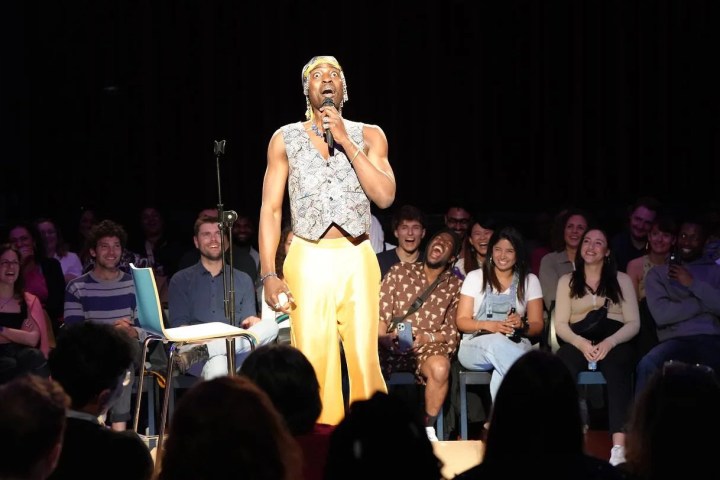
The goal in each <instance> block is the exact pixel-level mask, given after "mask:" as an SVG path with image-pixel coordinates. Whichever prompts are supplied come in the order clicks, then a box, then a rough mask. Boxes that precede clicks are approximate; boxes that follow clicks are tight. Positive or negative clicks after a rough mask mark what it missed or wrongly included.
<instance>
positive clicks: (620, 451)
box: [610, 445, 625, 467]
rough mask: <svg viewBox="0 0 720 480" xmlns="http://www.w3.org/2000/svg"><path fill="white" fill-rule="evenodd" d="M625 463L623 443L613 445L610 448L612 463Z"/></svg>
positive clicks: (613, 464)
mask: <svg viewBox="0 0 720 480" xmlns="http://www.w3.org/2000/svg"><path fill="white" fill-rule="evenodd" d="M621 463H625V447H623V446H622V445H613V447H612V450H610V465H612V466H613V467H614V466H616V465H619V464H621Z"/></svg>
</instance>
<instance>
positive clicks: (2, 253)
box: [0, 244, 48, 383]
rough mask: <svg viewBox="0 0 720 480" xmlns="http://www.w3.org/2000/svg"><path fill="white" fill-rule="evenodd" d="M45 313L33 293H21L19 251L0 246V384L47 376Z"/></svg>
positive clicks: (8, 245) (5, 245)
mask: <svg viewBox="0 0 720 480" xmlns="http://www.w3.org/2000/svg"><path fill="white" fill-rule="evenodd" d="M47 355H48V339H47V326H46V324H45V314H44V313H43V310H42V306H41V305H40V301H39V300H38V298H37V297H36V296H35V295H32V294H30V293H23V280H22V269H21V266H20V252H18V251H17V250H15V248H13V247H12V246H11V245H10V244H3V245H0V383H5V382H7V381H8V380H10V379H12V378H14V377H17V376H20V375H23V374H25V373H34V374H36V375H40V376H44V377H47V376H48V370H47Z"/></svg>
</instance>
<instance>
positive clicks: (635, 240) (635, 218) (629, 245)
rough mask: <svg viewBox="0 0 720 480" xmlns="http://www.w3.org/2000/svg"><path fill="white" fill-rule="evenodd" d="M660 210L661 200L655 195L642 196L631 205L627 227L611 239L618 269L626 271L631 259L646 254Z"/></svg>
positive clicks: (611, 246)
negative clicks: (651, 230) (649, 237)
mask: <svg viewBox="0 0 720 480" xmlns="http://www.w3.org/2000/svg"><path fill="white" fill-rule="evenodd" d="M659 211H660V202H659V201H658V200H657V199H656V198H653V197H640V198H638V199H637V200H636V201H635V203H634V204H633V205H632V207H630V213H629V215H628V220H627V227H626V228H625V229H624V230H623V231H622V232H619V233H617V234H616V235H614V236H613V237H612V239H611V241H610V248H611V249H612V251H613V255H614V256H615V258H616V261H617V268H618V271H620V272H624V271H626V270H627V264H628V262H629V261H630V260H632V259H633V258H638V257H641V256H643V255H644V254H645V249H646V248H647V242H648V233H650V228H651V227H652V225H653V222H654V221H655V217H656V216H657V214H658V212H659Z"/></svg>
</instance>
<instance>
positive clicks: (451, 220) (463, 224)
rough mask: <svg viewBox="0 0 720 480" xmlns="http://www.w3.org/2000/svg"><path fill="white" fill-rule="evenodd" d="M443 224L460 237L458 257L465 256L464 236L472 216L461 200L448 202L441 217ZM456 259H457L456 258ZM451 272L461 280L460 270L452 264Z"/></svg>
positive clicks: (462, 276)
mask: <svg viewBox="0 0 720 480" xmlns="http://www.w3.org/2000/svg"><path fill="white" fill-rule="evenodd" d="M443 221H444V222H445V226H446V227H447V228H449V229H450V230H454V231H455V233H456V234H457V236H458V237H460V243H461V245H462V246H461V247H460V253H459V254H458V257H457V258H458V259H460V258H465V248H466V246H465V237H467V234H468V229H469V228H470V224H471V223H472V216H471V215H470V211H469V210H468V209H467V208H465V206H464V205H463V203H462V202H461V201H454V202H452V203H451V204H450V206H449V207H448V209H447V211H446V212H445V216H444V217H443ZM456 261H457V260H456ZM453 273H455V275H457V276H458V277H459V278H460V279H461V280H462V279H463V278H464V275H463V274H462V272H460V270H459V269H457V268H456V267H455V266H454V265H453Z"/></svg>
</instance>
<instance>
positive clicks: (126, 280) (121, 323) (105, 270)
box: [64, 220, 145, 431]
mask: <svg viewBox="0 0 720 480" xmlns="http://www.w3.org/2000/svg"><path fill="white" fill-rule="evenodd" d="M88 242H89V246H90V248H89V250H90V255H91V256H92V257H93V259H94V266H93V269H92V270H90V271H89V272H88V273H86V274H84V275H81V276H79V277H77V278H75V279H73V280H71V281H70V282H69V283H68V285H67V287H66V289H65V315H64V323H65V324H66V325H73V324H77V323H82V322H95V323H105V324H110V325H114V326H115V327H116V328H118V329H119V330H121V331H123V332H125V333H126V334H127V335H129V336H130V338H133V339H136V340H138V342H137V343H135V344H134V345H137V350H136V352H134V356H135V358H137V359H139V357H140V343H139V342H140V341H142V340H144V338H145V335H144V333H143V330H142V329H141V328H140V327H138V326H137V325H136V324H135V322H134V311H135V287H134V284H133V279H132V276H131V275H130V274H129V273H125V272H123V271H122V270H120V269H119V268H118V264H119V263H120V258H121V256H122V252H123V248H124V247H125V244H126V243H127V234H126V233H125V230H124V229H123V227H122V226H121V225H119V224H117V223H115V222H113V221H111V220H104V221H102V222H100V223H99V224H97V225H95V226H94V227H93V228H92V230H91V232H90V237H89V238H88ZM133 373H134V372H133ZM131 380H132V379H131ZM131 395H132V381H131V382H130V384H129V385H128V386H127V387H125V388H124V390H123V392H122V395H121V397H120V399H119V400H118V402H117V403H116V404H115V406H114V407H113V408H112V409H111V410H110V412H108V421H109V422H111V424H112V428H113V430H118V431H121V430H125V429H126V428H127V422H128V421H129V420H130V409H131V405H130V404H131Z"/></svg>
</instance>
